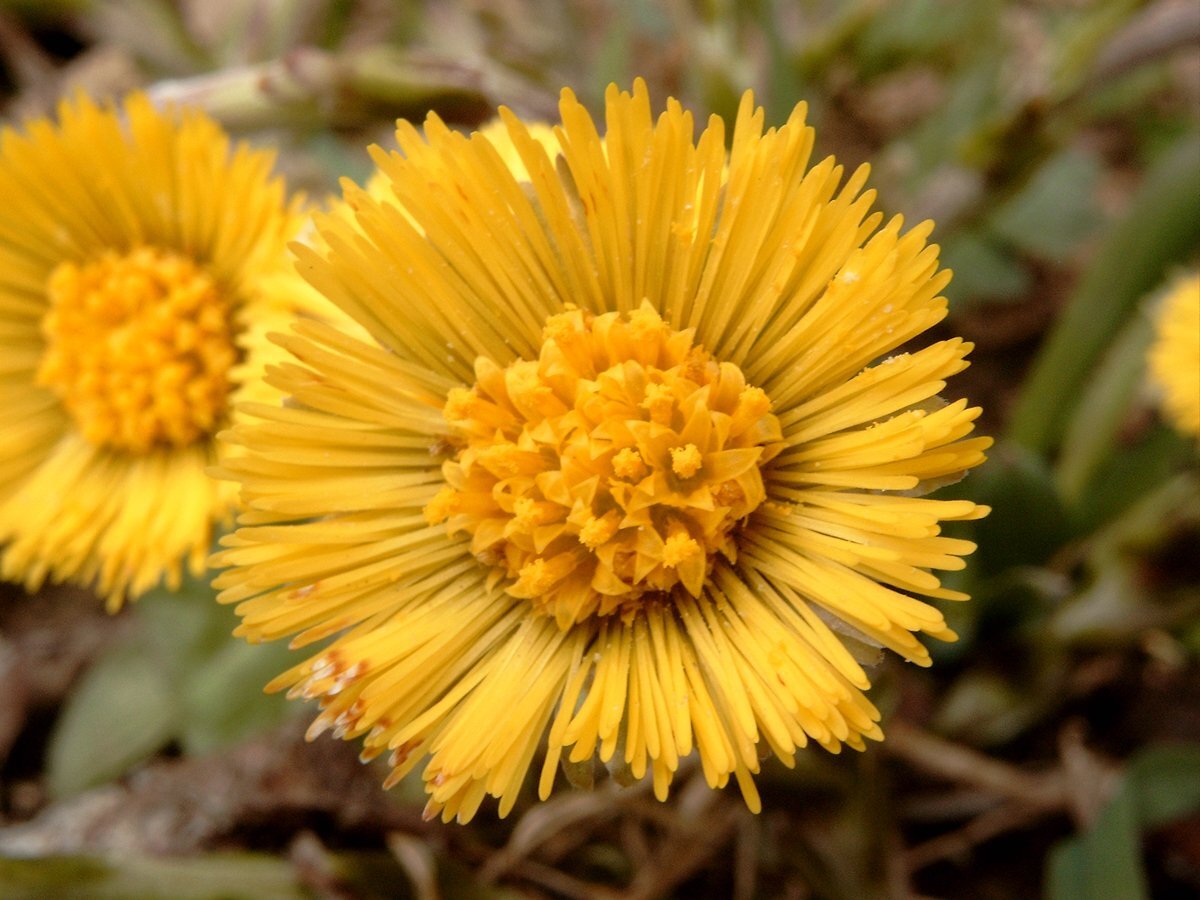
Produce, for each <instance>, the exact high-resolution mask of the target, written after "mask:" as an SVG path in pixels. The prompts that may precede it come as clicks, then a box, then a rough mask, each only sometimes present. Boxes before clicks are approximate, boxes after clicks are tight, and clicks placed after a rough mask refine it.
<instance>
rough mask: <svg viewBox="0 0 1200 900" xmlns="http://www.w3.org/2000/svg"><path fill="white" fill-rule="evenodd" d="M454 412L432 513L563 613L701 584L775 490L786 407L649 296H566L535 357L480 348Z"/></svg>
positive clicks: (536, 600)
mask: <svg viewBox="0 0 1200 900" xmlns="http://www.w3.org/2000/svg"><path fill="white" fill-rule="evenodd" d="M475 375H476V379H477V380H476V383H475V384H474V385H473V386H472V387H471V388H469V389H465V388H456V389H455V390H453V391H451V392H450V395H449V397H448V398H447V402H446V406H445V410H444V415H445V418H446V422H447V423H448V424H449V426H450V429H451V432H452V440H454V441H456V442H457V446H458V452H457V453H456V455H455V456H454V458H453V459H451V460H449V461H447V462H446V463H445V464H444V466H443V475H444V477H445V480H446V487H444V488H443V489H442V490H441V491H440V492H439V493H438V495H437V496H436V497H435V498H434V499H433V501H432V502H431V503H430V504H429V505H428V506H427V507H426V508H425V516H426V518H427V519H428V520H429V522H430V523H431V524H432V523H437V522H442V521H446V522H448V524H449V527H450V530H451V531H452V532H456V531H463V530H465V531H466V532H467V533H469V534H470V535H471V537H472V544H471V549H472V552H474V553H475V554H476V555H477V556H478V557H479V559H481V560H482V561H484V562H485V563H487V564H489V565H493V566H495V567H496V569H497V571H498V573H499V574H500V575H502V576H503V577H506V578H507V579H509V582H510V583H509V584H508V587H507V591H508V593H509V594H511V595H513V596H515V597H521V598H527V599H529V600H530V601H531V602H532V603H533V604H534V606H535V607H536V608H537V609H538V610H539V611H541V612H543V613H546V614H548V615H553V616H554V617H555V618H556V619H557V620H558V623H559V625H560V626H562V627H564V628H565V627H567V626H568V625H570V624H571V623H573V622H579V621H581V620H583V619H585V618H587V617H589V616H592V615H601V616H603V615H610V614H613V613H621V614H622V615H629V614H632V613H633V612H634V611H636V609H637V608H638V607H639V605H640V604H641V603H644V602H646V601H647V600H648V599H650V598H649V597H648V596H647V595H651V594H653V595H664V594H668V593H670V592H671V591H673V590H676V589H682V590H686V591H687V592H689V593H690V594H692V595H698V594H699V593H700V591H701V588H702V587H703V584H704V580H705V578H706V577H707V575H708V573H709V572H710V571H711V569H712V565H713V561H714V559H715V557H716V555H717V554H718V553H721V554H723V555H724V556H726V557H727V558H728V559H730V560H733V559H734V558H735V557H736V553H737V546H736V543H735V534H736V531H737V528H738V526H739V524H740V523H741V522H743V521H744V520H745V519H746V517H747V516H749V515H750V513H752V512H753V511H754V510H755V509H756V508H757V507H758V506H759V504H760V503H762V502H763V499H764V497H765V491H764V488H763V479H762V472H761V468H762V466H763V465H764V464H765V463H766V462H768V461H769V460H770V459H771V458H772V457H773V456H775V454H776V453H778V451H779V449H780V447H781V444H780V440H781V435H780V428H779V422H778V420H777V419H776V418H775V416H773V415H771V412H770V409H771V403H770V400H768V399H767V396H766V394H765V393H764V392H763V391H762V390H760V389H759V388H756V387H752V386H749V385H747V384H746V380H745V378H744V377H743V375H742V372H741V370H740V369H739V368H738V367H737V366H735V365H733V364H732V363H727V362H722V363H718V362H716V361H715V360H713V359H712V358H711V356H710V355H709V354H708V353H707V352H706V351H705V350H704V349H703V348H701V347H698V346H695V345H694V344H693V342H692V332H691V331H673V330H672V329H671V328H670V327H669V326H668V325H667V324H666V323H665V322H664V321H663V320H662V318H660V317H659V315H658V313H657V312H655V311H654V310H653V309H651V308H650V307H649V305H643V307H642V308H641V309H640V310H638V311H636V312H634V313H632V314H631V315H628V316H621V315H618V314H617V313H606V314H604V315H601V316H596V317H593V316H592V315H590V314H588V313H585V312H582V311H580V310H574V309H572V310H568V311H567V312H564V313H561V314H559V315H555V316H552V317H551V318H550V319H549V320H548V321H547V323H546V327H545V331H544V334H543V342H542V348H541V352H540V354H539V356H538V359H537V360H518V361H517V362H514V363H513V364H512V365H510V366H508V367H507V368H501V367H499V366H497V365H496V364H495V363H493V362H491V361H490V360H487V359H483V358H481V359H479V360H478V361H477V362H476V364H475Z"/></svg>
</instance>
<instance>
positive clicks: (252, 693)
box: [180, 638, 299, 754]
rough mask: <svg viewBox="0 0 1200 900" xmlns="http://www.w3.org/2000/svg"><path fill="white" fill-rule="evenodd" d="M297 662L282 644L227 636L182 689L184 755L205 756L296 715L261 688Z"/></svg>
mask: <svg viewBox="0 0 1200 900" xmlns="http://www.w3.org/2000/svg"><path fill="white" fill-rule="evenodd" d="M294 662H295V659H293V658H292V654H291V653H290V651H289V650H288V648H287V645H286V644H258V645H251V644H247V643H244V642H242V641H240V640H236V639H234V638H229V639H228V640H227V641H226V642H225V644H224V645H223V646H222V647H221V648H220V649H219V650H218V651H217V652H216V653H214V654H212V655H211V656H210V657H208V658H207V659H205V660H203V661H202V662H201V663H200V664H199V665H197V666H195V667H194V668H192V669H190V670H189V671H188V672H187V675H186V677H185V679H184V680H183V682H182V684H181V686H180V688H181V693H182V697H181V700H182V707H183V715H182V719H183V723H182V724H183V733H182V734H181V735H180V737H181V740H182V742H183V748H184V750H185V751H186V752H187V753H191V754H201V753H208V752H211V751H213V750H216V749H218V748H220V747H224V746H228V745H229V744H233V743H236V742H237V741H239V740H242V739H244V738H247V737H250V736H251V735H253V734H256V733H257V732H260V731H262V730H264V729H266V728H270V727H271V726H272V725H276V724H278V723H280V722H282V721H283V720H284V719H286V718H287V717H288V716H289V715H291V714H292V713H294V712H296V711H297V710H298V709H299V707H298V706H295V705H294V704H289V703H288V702H287V700H286V699H285V698H284V697H283V696H282V695H281V694H264V693H263V685H265V684H266V683H267V682H268V681H270V680H271V679H272V678H274V677H275V676H276V675H278V674H279V673H280V672H282V671H283V670H285V669H286V668H287V667H288V665H289V664H291V663H294Z"/></svg>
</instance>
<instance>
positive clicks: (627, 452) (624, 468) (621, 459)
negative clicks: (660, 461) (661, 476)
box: [612, 447, 646, 481]
mask: <svg viewBox="0 0 1200 900" xmlns="http://www.w3.org/2000/svg"><path fill="white" fill-rule="evenodd" d="M612 467H613V474H614V475H616V476H617V477H618V478H621V479H623V480H625V481H639V480H640V479H642V478H644V477H645V476H646V463H645V462H643V461H642V454H640V453H638V452H637V450H636V449H635V448H633V447H626V448H625V449H624V450H621V451H618V453H617V454H616V455H615V456H614V457H613V461H612Z"/></svg>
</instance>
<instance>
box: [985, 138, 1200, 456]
mask: <svg viewBox="0 0 1200 900" xmlns="http://www.w3.org/2000/svg"><path fill="white" fill-rule="evenodd" d="M1197 158H1200V135H1197V134H1195V133H1192V134H1189V135H1187V136H1185V137H1184V138H1182V139H1181V140H1179V141H1178V142H1177V143H1176V144H1175V146H1174V147H1172V148H1171V151H1170V152H1169V153H1168V154H1167V155H1166V156H1165V157H1164V158H1162V159H1160V160H1158V161H1157V163H1156V164H1155V165H1154V166H1153V167H1152V168H1151V170H1150V172H1149V174H1148V175H1147V176H1146V181H1145V183H1144V184H1143V185H1142V187H1141V190H1140V191H1139V192H1138V194H1137V195H1136V197H1135V198H1134V201H1133V204H1132V206H1131V208H1130V210H1129V213H1128V215H1126V216H1125V217H1124V218H1123V219H1122V220H1121V221H1120V222H1118V223H1117V224H1116V225H1115V226H1114V227H1113V228H1112V229H1111V230H1110V231H1109V232H1108V234H1107V235H1106V237H1105V239H1104V241H1103V242H1102V243H1101V245H1100V246H1099V247H1098V248H1097V252H1096V256H1095V262H1094V263H1093V265H1092V267H1091V268H1090V269H1089V270H1088V272H1087V274H1086V275H1085V276H1084V277H1083V278H1082V279H1081V281H1080V283H1079V286H1078V288H1077V289H1076V291H1075V294H1074V296H1073V297H1072V298H1071V301H1070V303H1069V304H1068V306H1067V308H1066V310H1065V312H1064V314H1063V315H1062V317H1061V318H1060V319H1059V321H1058V324H1057V326H1056V327H1055V329H1054V331H1053V332H1052V333H1051V334H1050V336H1049V338H1047V340H1046V343H1045V345H1044V346H1043V348H1042V350H1041V353H1040V354H1039V356H1038V359H1037V360H1036V362H1035V363H1034V367H1033V371H1032V372H1031V374H1030V375H1029V377H1028V378H1026V380H1025V386H1024V388H1023V391H1022V394H1021V396H1020V398H1019V399H1018V402H1017V406H1016V409H1015V411H1014V414H1013V417H1012V420H1011V423H1010V428H1009V435H1010V437H1011V438H1012V439H1013V440H1015V441H1017V442H1018V443H1020V444H1023V445H1024V446H1026V447H1028V448H1030V449H1031V450H1034V451H1036V452H1038V453H1048V452H1050V451H1051V450H1053V449H1055V448H1056V447H1057V446H1058V444H1059V442H1060V441H1061V440H1062V436H1063V432H1064V431H1065V429H1066V423H1067V421H1069V419H1070V416H1071V411H1072V409H1073V407H1074V405H1075V403H1076V402H1077V401H1078V398H1079V396H1080V394H1081V392H1082V389H1083V387H1084V385H1085V383H1086V382H1087V379H1088V378H1089V377H1090V375H1091V372H1092V369H1093V367H1094V366H1095V364H1096V361H1097V359H1099V358H1100V355H1101V354H1102V353H1103V352H1104V350H1105V348H1106V347H1107V346H1108V345H1109V343H1110V342H1111V341H1112V339H1113V337H1114V336H1115V335H1116V334H1117V332H1118V331H1120V329H1121V327H1122V326H1123V325H1124V324H1125V322H1126V321H1127V320H1128V319H1129V317H1130V316H1131V315H1132V314H1133V313H1134V311H1135V310H1136V309H1137V307H1138V302H1139V301H1140V300H1141V298H1142V297H1143V296H1145V294H1146V293H1147V292H1148V291H1150V290H1151V289H1152V288H1153V287H1154V286H1155V285H1156V284H1158V283H1159V282H1160V281H1161V280H1162V278H1163V276H1164V274H1165V272H1166V270H1167V269H1168V268H1169V267H1170V266H1171V265H1172V264H1174V263H1176V262H1178V261H1180V260H1182V259H1184V258H1186V257H1187V256H1188V255H1189V254H1190V253H1192V252H1193V251H1194V250H1195V248H1196V247H1197V245H1198V244H1200V166H1197V165H1196V160H1197Z"/></svg>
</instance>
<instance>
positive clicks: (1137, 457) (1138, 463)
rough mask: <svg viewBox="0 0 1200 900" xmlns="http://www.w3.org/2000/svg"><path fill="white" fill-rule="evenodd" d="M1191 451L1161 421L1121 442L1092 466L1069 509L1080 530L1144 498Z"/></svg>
mask: <svg viewBox="0 0 1200 900" xmlns="http://www.w3.org/2000/svg"><path fill="white" fill-rule="evenodd" d="M1194 453H1195V445H1194V444H1193V443H1190V442H1189V441H1188V439H1187V438H1185V437H1183V435H1181V434H1179V433H1178V432H1176V431H1175V430H1174V429H1172V428H1169V427H1168V426H1166V425H1163V424H1161V423H1159V424H1155V425H1154V426H1152V427H1151V428H1150V429H1149V430H1148V431H1146V433H1145V434H1143V435H1140V436H1139V437H1138V438H1136V439H1135V440H1131V441H1127V442H1125V443H1123V444H1121V445H1120V446H1119V447H1118V448H1117V449H1116V450H1115V451H1114V452H1112V453H1109V454H1107V455H1106V456H1105V457H1103V459H1101V460H1100V461H1099V463H1098V464H1097V465H1096V467H1095V471H1094V473H1093V474H1092V477H1091V478H1090V479H1089V480H1088V483H1087V486H1086V487H1085V488H1084V489H1083V490H1081V491H1079V496H1078V500H1077V502H1076V504H1075V505H1074V506H1073V507H1072V509H1071V518H1072V521H1073V522H1075V523H1076V526H1077V527H1078V528H1079V529H1080V530H1081V531H1091V530H1093V529H1095V528H1097V527H1099V526H1100V525H1102V524H1104V523H1106V522H1110V521H1112V520H1113V519H1115V518H1116V517H1117V516H1119V515H1121V514H1123V513H1124V512H1125V511H1126V510H1128V509H1130V508H1131V507H1132V506H1133V505H1134V504H1135V503H1136V502H1137V501H1138V500H1140V499H1142V498H1143V497H1148V496H1150V495H1151V494H1153V493H1154V492H1155V490H1156V489H1157V488H1158V487H1159V486H1160V485H1162V484H1163V483H1165V482H1166V481H1167V480H1168V479H1170V477H1171V476H1172V475H1173V474H1175V473H1176V472H1178V471H1179V470H1180V469H1181V468H1182V467H1183V466H1184V465H1185V464H1186V463H1187V461H1188V459H1189V458H1191V457H1192V455H1193V454H1194Z"/></svg>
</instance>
